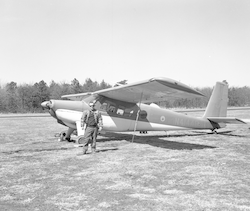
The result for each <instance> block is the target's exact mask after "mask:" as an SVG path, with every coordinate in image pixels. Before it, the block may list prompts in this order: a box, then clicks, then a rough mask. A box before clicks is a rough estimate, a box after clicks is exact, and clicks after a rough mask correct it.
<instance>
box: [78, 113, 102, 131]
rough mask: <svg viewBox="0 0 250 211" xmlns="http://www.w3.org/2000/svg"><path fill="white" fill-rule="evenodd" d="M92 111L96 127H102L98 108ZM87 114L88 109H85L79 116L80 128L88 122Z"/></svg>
mask: <svg viewBox="0 0 250 211" xmlns="http://www.w3.org/2000/svg"><path fill="white" fill-rule="evenodd" d="M92 112H93V114H94V119H95V123H96V124H97V127H102V125H103V123H102V115H101V113H100V112H99V111H98V110H95V111H92ZM89 114H90V111H89V110H85V111H84V112H83V114H82V118H81V127H82V128H83V127H84V126H85V124H88V119H89Z"/></svg>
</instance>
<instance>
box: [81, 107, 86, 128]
mask: <svg viewBox="0 0 250 211" xmlns="http://www.w3.org/2000/svg"><path fill="white" fill-rule="evenodd" d="M86 116H87V112H86V111H84V112H83V114H82V117H81V127H82V129H83V130H84V129H85V128H86Z"/></svg>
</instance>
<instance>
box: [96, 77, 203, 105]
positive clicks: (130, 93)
mask: <svg viewBox="0 0 250 211" xmlns="http://www.w3.org/2000/svg"><path fill="white" fill-rule="evenodd" d="M94 93H95V94H99V95H102V96H105V97H109V98H112V99H116V100H121V101H126V102H131V103H138V102H140V101H141V102H142V103H151V102H157V101H158V102H159V101H164V100H170V99H176V98H195V97H201V96H204V95H203V94H202V93H200V92H198V91H197V90H195V89H193V88H191V87H188V86H187V85H185V84H182V83H180V82H177V81H175V80H172V79H168V78H152V79H149V80H145V81H141V82H136V83H131V84H126V85H122V86H118V87H112V88H109V89H105V90H100V91H97V92H94Z"/></svg>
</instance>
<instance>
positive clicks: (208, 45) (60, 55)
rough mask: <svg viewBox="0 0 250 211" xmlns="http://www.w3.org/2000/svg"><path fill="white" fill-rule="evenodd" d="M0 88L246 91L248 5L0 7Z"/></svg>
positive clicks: (233, 1)
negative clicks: (101, 85) (88, 85)
mask: <svg viewBox="0 0 250 211" xmlns="http://www.w3.org/2000/svg"><path fill="white" fill-rule="evenodd" d="M0 31H1V33H0V84H4V83H9V82H11V81H14V82H16V83H18V84H24V83H27V84H30V83H36V82H39V81H41V80H44V81H45V82H46V83H47V84H48V85H49V83H50V82H51V81H52V80H54V81H55V82H58V83H60V82H69V83H70V82H71V81H72V80H73V79H74V78H76V79H77V80H78V81H79V82H80V83H84V81H85V80H86V79H87V78H90V79H91V80H93V81H97V82H101V81H102V80H104V81H105V82H107V83H109V84H111V85H114V84H115V83H116V82H118V81H122V80H128V82H136V81H142V80H145V79H150V78H154V77H166V78H171V79H174V80H177V81H180V82H182V83H184V84H186V85H189V86H192V87H206V86H209V87H212V86H214V84H215V83H216V81H223V80H227V82H228V83H229V85H231V86H239V87H241V86H250V79H249V78H250V77H249V75H250V74H249V71H250V1H249V0H0Z"/></svg>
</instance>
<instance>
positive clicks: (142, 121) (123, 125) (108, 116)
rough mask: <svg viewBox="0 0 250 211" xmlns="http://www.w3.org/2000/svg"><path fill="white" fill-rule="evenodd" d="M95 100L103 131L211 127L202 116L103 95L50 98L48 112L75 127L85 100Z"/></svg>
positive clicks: (86, 101) (212, 127)
mask: <svg viewBox="0 0 250 211" xmlns="http://www.w3.org/2000/svg"><path fill="white" fill-rule="evenodd" d="M92 100H96V104H95V107H96V109H97V110H99V111H100V112H101V114H102V117H103V129H104V130H105V131H113V132H115V131H134V130H136V131H168V130H190V129H214V128H215V127H217V128H219V125H214V124H211V122H210V121H209V120H207V119H206V118H197V117H192V116H188V115H185V114H183V113H177V112H174V111H170V110H167V109H162V108H160V107H158V106H156V105H147V104H141V103H129V102H124V101H119V100H114V99H110V98H107V97H103V96H98V97H94V96H90V97H89V98H87V99H85V100H84V101H65V100H51V101H50V113H51V115H52V116H53V117H55V118H56V119H57V120H58V122H59V123H61V124H64V125H66V126H68V127H70V128H73V129H76V122H77V121H80V119H81V116H82V112H83V111H84V110H87V109H89V106H88V102H89V101H92Z"/></svg>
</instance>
